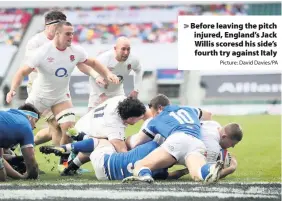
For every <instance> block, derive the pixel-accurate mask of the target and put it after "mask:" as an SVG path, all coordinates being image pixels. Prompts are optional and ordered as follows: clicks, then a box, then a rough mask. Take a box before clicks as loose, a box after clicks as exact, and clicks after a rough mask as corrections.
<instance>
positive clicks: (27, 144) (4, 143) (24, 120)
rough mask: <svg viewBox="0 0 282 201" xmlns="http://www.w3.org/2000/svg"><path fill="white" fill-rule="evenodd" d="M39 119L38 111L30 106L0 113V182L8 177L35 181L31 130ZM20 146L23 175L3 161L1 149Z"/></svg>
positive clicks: (36, 168) (36, 171) (36, 174)
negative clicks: (24, 166)
mask: <svg viewBox="0 0 282 201" xmlns="http://www.w3.org/2000/svg"><path fill="white" fill-rule="evenodd" d="M38 119H39V112H38V110H37V109H36V108H35V107H34V106H33V105H31V104H25V105H23V106H21V107H19V108H18V109H10V110H8V111H0V131H1V132H0V180H1V181H5V180H6V177H7V176H9V177H11V178H14V179H37V177H38V164H37V162H36V160H35V155H34V148H33V146H34V136H33V132H32V130H33V129H34V128H35V124H36V122H37V121H38ZM16 144H20V146H21V151H22V154H23V158H24V162H25V165H26V173H24V174H23V175H22V174H20V173H19V172H17V171H15V170H14V169H13V168H12V167H11V166H10V165H9V164H8V163H7V161H5V159H3V148H11V147H13V146H14V145H16Z"/></svg>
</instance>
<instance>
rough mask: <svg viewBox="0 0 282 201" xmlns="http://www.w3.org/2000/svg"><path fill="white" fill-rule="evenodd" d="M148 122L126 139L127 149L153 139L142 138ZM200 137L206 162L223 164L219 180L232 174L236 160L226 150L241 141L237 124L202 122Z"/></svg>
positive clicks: (240, 133) (240, 132)
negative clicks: (205, 153)
mask: <svg viewBox="0 0 282 201" xmlns="http://www.w3.org/2000/svg"><path fill="white" fill-rule="evenodd" d="M150 120H151V119H147V120H146V121H145V122H144V123H143V125H142V127H141V129H140V130H139V132H138V133H137V134H135V135H132V136H130V137H128V138H127V139H126V144H127V147H128V149H134V148H135V147H136V146H137V144H142V140H143V141H145V143H146V142H148V141H150V139H153V138H152V136H150V135H148V136H147V137H148V138H144V132H143V130H144V129H145V128H146V126H147V124H148V122H149V121H150ZM201 136H202V138H201V140H202V141H203V142H204V144H205V146H206V148H207V162H208V163H216V161H217V160H222V161H224V162H225V163H224V168H223V169H222V171H221V173H220V178H224V177H226V176H227V175H230V174H232V173H234V172H235V171H236V169H237V160H236V158H235V157H234V156H231V155H230V153H229V152H228V151H227V149H229V148H231V147H233V148H234V147H235V145H237V143H239V142H240V141H241V140H242V137H243V132H242V129H241V128H240V126H239V125H238V124H237V123H229V124H227V125H225V126H223V127H222V126H221V125H220V124H219V123H218V122H216V121H202V123H201ZM149 138H150V139H149ZM164 140H165V139H159V140H158V141H159V142H160V144H161V143H162V142H161V141H164ZM226 157H229V158H226Z"/></svg>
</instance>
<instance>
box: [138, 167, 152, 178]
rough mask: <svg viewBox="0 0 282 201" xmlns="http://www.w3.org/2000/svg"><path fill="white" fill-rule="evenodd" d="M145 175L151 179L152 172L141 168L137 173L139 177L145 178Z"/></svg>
mask: <svg viewBox="0 0 282 201" xmlns="http://www.w3.org/2000/svg"><path fill="white" fill-rule="evenodd" d="M147 175H149V176H151V177H152V172H151V170H150V169H149V168H142V169H141V170H140V171H139V173H138V176H139V177H142V176H147Z"/></svg>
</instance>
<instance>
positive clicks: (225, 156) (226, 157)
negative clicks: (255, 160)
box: [218, 149, 231, 168]
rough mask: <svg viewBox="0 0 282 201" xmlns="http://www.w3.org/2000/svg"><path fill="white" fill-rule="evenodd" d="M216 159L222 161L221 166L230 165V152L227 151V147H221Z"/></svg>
mask: <svg viewBox="0 0 282 201" xmlns="http://www.w3.org/2000/svg"><path fill="white" fill-rule="evenodd" d="M218 160H221V161H223V167H224V168H227V167H229V166H230V162H231V154H230V153H229V151H227V149H221V150H220V153H219V156H218Z"/></svg>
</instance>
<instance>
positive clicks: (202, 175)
mask: <svg viewBox="0 0 282 201" xmlns="http://www.w3.org/2000/svg"><path fill="white" fill-rule="evenodd" d="M205 151H206V148H205V145H204V143H203V142H202V141H201V140H199V139H197V138H195V137H193V136H192V135H188V134H185V133H174V134H172V135H171V136H169V137H168V138H167V139H166V141H165V142H164V143H163V144H162V145H161V147H159V148H157V149H156V150H154V151H153V152H152V153H150V154H149V155H148V156H147V157H145V158H144V159H143V160H140V161H139V162H138V163H136V166H135V169H134V176H133V177H128V178H126V179H124V180H123V182H130V181H145V182H148V183H151V182H152V181H153V179H152V171H154V170H157V169H161V168H166V167H169V166H171V165H173V164H175V162H176V161H177V162H178V163H180V164H182V165H186V166H187V168H188V169H189V172H190V174H191V176H192V178H193V179H194V180H195V181H199V180H201V181H205V182H207V183H209V182H215V181H217V180H218V176H219V173H220V170H221V169H222V165H221V164H220V163H219V164H213V165H210V164H206V161H205V156H204V153H205Z"/></svg>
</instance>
